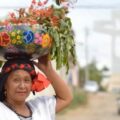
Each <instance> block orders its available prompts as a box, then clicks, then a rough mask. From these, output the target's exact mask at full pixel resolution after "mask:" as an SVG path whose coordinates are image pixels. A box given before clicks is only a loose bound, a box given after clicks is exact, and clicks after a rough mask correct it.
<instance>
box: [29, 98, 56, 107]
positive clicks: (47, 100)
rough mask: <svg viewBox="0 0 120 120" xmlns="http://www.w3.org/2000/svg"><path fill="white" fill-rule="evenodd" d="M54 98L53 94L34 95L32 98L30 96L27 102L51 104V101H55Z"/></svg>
mask: <svg viewBox="0 0 120 120" xmlns="http://www.w3.org/2000/svg"><path fill="white" fill-rule="evenodd" d="M55 101H56V98H55V96H36V97H34V98H31V99H30V100H28V101H27V102H28V103H29V104H32V105H39V104H40V105H41V104H42V105H46V104H51V103H52V102H55Z"/></svg>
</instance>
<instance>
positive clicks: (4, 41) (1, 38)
mask: <svg viewBox="0 0 120 120" xmlns="http://www.w3.org/2000/svg"><path fill="white" fill-rule="evenodd" d="M9 43H10V36H9V34H8V33H7V32H1V33H0V46H7V45H8V44H9Z"/></svg>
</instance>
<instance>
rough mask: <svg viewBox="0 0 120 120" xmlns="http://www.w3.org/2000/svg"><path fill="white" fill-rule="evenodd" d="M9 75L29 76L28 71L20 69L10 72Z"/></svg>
mask: <svg viewBox="0 0 120 120" xmlns="http://www.w3.org/2000/svg"><path fill="white" fill-rule="evenodd" d="M10 75H19V76H30V74H29V73H28V71H25V70H22V69H19V70H15V71H13V72H11V73H10Z"/></svg>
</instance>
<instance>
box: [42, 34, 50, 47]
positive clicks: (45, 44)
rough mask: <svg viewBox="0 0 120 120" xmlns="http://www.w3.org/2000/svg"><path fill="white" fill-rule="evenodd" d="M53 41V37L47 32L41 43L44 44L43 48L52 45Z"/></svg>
mask: <svg viewBox="0 0 120 120" xmlns="http://www.w3.org/2000/svg"><path fill="white" fill-rule="evenodd" d="M51 43H52V39H51V37H50V36H49V34H45V35H43V36H42V43H41V45H42V47H43V48H46V47H51Z"/></svg>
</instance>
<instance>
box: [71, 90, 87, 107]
mask: <svg viewBox="0 0 120 120" xmlns="http://www.w3.org/2000/svg"><path fill="white" fill-rule="evenodd" d="M86 103H87V94H86V93H85V92H84V91H80V90H77V91H74V92H73V101H72V103H71V105H70V108H76V107H77V106H78V105H84V104H86Z"/></svg>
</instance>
